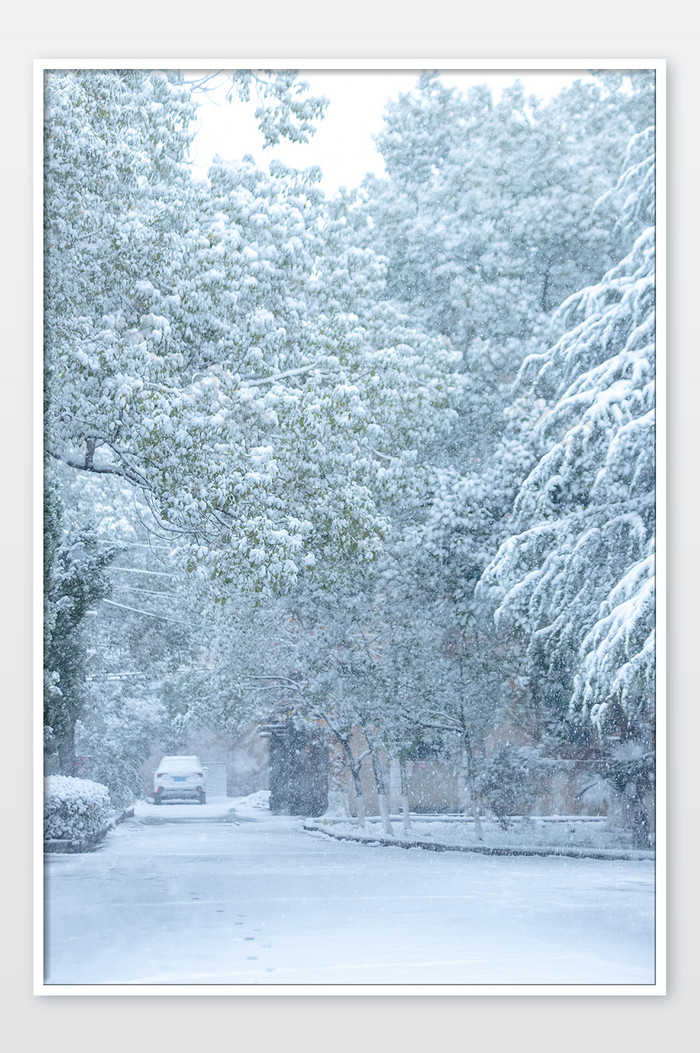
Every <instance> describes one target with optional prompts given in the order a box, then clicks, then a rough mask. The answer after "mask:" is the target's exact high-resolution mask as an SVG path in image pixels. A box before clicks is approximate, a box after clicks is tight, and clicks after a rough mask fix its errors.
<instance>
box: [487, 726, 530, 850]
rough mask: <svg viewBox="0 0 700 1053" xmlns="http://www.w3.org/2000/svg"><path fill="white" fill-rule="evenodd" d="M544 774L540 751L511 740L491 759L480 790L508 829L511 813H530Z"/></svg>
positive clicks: (500, 821) (488, 761)
mask: <svg viewBox="0 0 700 1053" xmlns="http://www.w3.org/2000/svg"><path fill="white" fill-rule="evenodd" d="M543 775H544V771H543V765H542V758H541V757H540V755H539V754H538V752H537V750H535V749H533V748H532V746H514V745H513V744H512V743H510V742H508V743H506V744H505V745H504V746H500V747H499V749H497V750H496V752H495V753H494V754H493V755H492V756H491V757H489V758H488V760H487V761H486V763H485V765H484V767H483V769H482V770H481V771H480V773H479V775H478V777H477V779H476V790H477V793H478V794H479V796H480V797H481V799H482V801H483V802H484V804H485V805H486V806H487V807H488V808H490V809H491V811H492V812H493V814H494V815H495V816H496V818H497V819H498V822H499V824H500V825H501V827H502V828H503V829H504V830H507V829H508V824H509V821H510V818H511V816H513V815H518V814H522V813H523V812H527V810H528V809H529V807H530V806H531V805H532V804H534V802H535V801H536V800H537V798H538V797H539V795H540V792H541V790H542V782H543Z"/></svg>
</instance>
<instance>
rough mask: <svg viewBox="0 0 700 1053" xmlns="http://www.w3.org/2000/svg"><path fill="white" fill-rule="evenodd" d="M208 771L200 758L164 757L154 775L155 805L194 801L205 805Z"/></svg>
mask: <svg viewBox="0 0 700 1053" xmlns="http://www.w3.org/2000/svg"><path fill="white" fill-rule="evenodd" d="M206 771H207V769H206V768H203V767H202V765H201V764H200V763H199V757H163V759H162V761H161V762H160V764H159V765H158V767H157V768H156V770H155V771H154V773H153V803H154V804H162V803H163V801H175V800H179V799H186V800H189V799H193V800H195V801H199V803H200V804H205V803H206V799H207V794H206V781H205V775H206Z"/></svg>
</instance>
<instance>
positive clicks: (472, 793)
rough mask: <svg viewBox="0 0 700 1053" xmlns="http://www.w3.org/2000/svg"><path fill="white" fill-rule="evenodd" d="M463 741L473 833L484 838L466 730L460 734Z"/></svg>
mask: <svg viewBox="0 0 700 1053" xmlns="http://www.w3.org/2000/svg"><path fill="white" fill-rule="evenodd" d="M462 739H463V743H464V758H465V773H464V774H465V781H466V783H467V789H468V790H469V797H470V801H471V814H472V818H473V819H474V833H475V834H476V836H477V839H478V840H479V841H483V840H484V834H483V831H482V829H481V819H480V818H479V804H478V802H477V799H476V785H475V780H474V754H473V752H472V743H471V738H470V736H469V732H468V731H466V730H465V731H464V732H463V735H462Z"/></svg>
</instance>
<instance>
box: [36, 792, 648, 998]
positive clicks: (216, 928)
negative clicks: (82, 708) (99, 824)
mask: <svg viewBox="0 0 700 1053" xmlns="http://www.w3.org/2000/svg"><path fill="white" fill-rule="evenodd" d="M231 807H232V802H230V801H227V800H226V799H218V800H214V801H211V802H210V803H208V804H207V805H204V806H201V805H195V804H192V805H190V804H166V805H162V806H160V807H158V808H156V807H154V806H152V805H146V804H142V805H139V806H137V810H136V814H135V816H134V818H133V819H130V820H127V822H125V823H124V824H122V825H121V826H119V827H118V828H117V829H116V830H114V831H112V832H111V833H110V834H109V836H108V838H107V840H106V842H105V843H104V844H103V846H102V847H101V848H100V849H99V850H98V851H96V852H92V853H88V854H84V855H52V856H49V857H47V863H46V895H45V903H46V955H45V970H46V971H45V984H47V985H49V986H48V988H47V990H49V991H53V992H54V993H62V992H60V991H59V989H58V988H59V987H62V986H63V985H104V984H107V985H133V984H136V985H236V986H240V985H261V984H262V985H283V987H284V991H285V993H294V989H293V988H292V986H291V985H309V984H314V985H324V988H323V989H324V990H326V991H328V993H340V992H339V989H338V988H337V986H336V985H363V984H367V985H385V984H421V985H432V984H436V985H438V984H439V985H444V984H469V985H474V984H479V985H481V984H489V985H493V984H508V985H511V984H557V985H562V984H569V985H571V984H573V985H579V984H586V985H589V984H595V985H603V984H604V985H609V984H634V985H639V984H650V983H653V977H654V895H653V891H654V869H653V864H652V863H650V862H648V861H642V862H620V861H617V862H610V861H599V860H577V859H558V858H544V859H539V858H508V857H505V858H504V857H497V858H489V857H484V856H476V855H470V854H459V853H449V852H446V853H441V854H438V853H433V852H423V851H420V850H405V849H401V848H381V847H366V846H362V845H357V844H352V843H346V842H338V841H333V840H330V839H328V838H326V837H325V836H324V835H322V834H309V833H305V832H304V831H303V830H302V829H301V820H298V819H294V818H285V817H275V816H270V815H269V813H267V812H265V811H262V810H260V809H255V808H254V807H252V806H249V807H241V806H239V805H237V806H236V809H237V810H236V812H232V811H231ZM91 989H93V990H94V991H95V993H117V990H116V989H114V990H109V989H108V990H107V991H103V990H100V989H99V988H97V989H95V988H91ZM66 990H67V989H66ZM217 990H218V989H217ZM220 990H221V991H222V992H223V993H226V987H223V988H221V989H220ZM353 990H357V988H356V987H353ZM125 993H129V992H128V988H126V989H125ZM156 993H157V991H156ZM200 993H201V992H200ZM387 993H391V992H390V991H389V992H387Z"/></svg>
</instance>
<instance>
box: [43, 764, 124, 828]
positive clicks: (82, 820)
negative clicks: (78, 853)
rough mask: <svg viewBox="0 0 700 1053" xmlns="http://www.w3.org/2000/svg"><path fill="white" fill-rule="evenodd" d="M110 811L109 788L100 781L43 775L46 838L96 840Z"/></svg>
mask: <svg viewBox="0 0 700 1053" xmlns="http://www.w3.org/2000/svg"><path fill="white" fill-rule="evenodd" d="M111 814H112V806H111V803H110V800H109V791H108V790H107V787H106V786H103V785H102V784H101V783H99V782H90V781H89V780H88V779H73V778H70V777H69V776H67V775H49V776H48V777H47V778H46V779H44V838H45V840H47V841H53V840H59V841H92V840H95V839H96V838H98V837H99V836H100V835H101V834H102V832H103V831H104V829H105V824H106V823H107V820H108V819H109V817H110V815H111Z"/></svg>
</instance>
